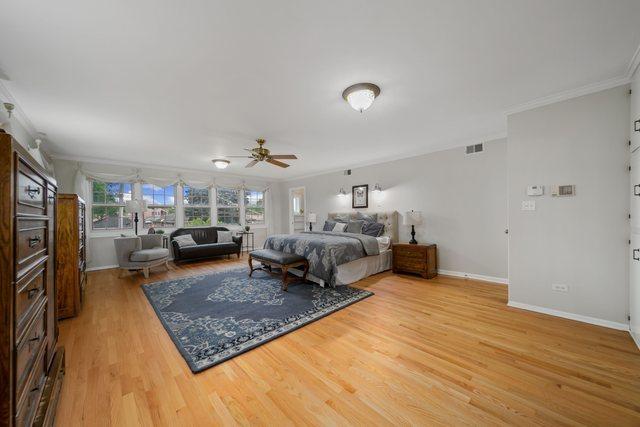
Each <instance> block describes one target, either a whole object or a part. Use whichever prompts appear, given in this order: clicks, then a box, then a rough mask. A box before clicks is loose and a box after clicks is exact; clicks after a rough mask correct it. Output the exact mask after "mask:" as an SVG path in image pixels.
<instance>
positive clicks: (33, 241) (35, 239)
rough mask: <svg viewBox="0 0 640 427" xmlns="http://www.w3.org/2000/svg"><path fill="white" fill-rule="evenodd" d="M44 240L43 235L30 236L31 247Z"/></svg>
mask: <svg viewBox="0 0 640 427" xmlns="http://www.w3.org/2000/svg"><path fill="white" fill-rule="evenodd" d="M40 242H42V237H41V236H35V237H30V238H29V247H30V248H32V247H34V246H35V245H37V244H38V243H40Z"/></svg>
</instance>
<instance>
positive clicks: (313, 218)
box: [307, 213, 317, 231]
mask: <svg viewBox="0 0 640 427" xmlns="http://www.w3.org/2000/svg"><path fill="white" fill-rule="evenodd" d="M307 221H309V231H313V224H315V223H316V221H317V215H316V214H314V213H310V214H309V216H307Z"/></svg>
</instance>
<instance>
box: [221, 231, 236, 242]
mask: <svg viewBox="0 0 640 427" xmlns="http://www.w3.org/2000/svg"><path fill="white" fill-rule="evenodd" d="M231 236H232V233H231V231H222V230H218V243H231V242H233V239H232V238H231Z"/></svg>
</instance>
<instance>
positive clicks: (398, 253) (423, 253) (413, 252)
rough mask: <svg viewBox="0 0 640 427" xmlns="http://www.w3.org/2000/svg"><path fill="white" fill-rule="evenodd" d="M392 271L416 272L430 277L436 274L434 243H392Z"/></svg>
mask: <svg viewBox="0 0 640 427" xmlns="http://www.w3.org/2000/svg"><path fill="white" fill-rule="evenodd" d="M393 272H394V273H400V272H406V273H417V274H420V275H421V276H422V277H425V278H428V279H431V278H433V277H435V276H437V274H438V259H437V251H436V245H434V244H428V245H411V244H403V243H400V244H394V245H393Z"/></svg>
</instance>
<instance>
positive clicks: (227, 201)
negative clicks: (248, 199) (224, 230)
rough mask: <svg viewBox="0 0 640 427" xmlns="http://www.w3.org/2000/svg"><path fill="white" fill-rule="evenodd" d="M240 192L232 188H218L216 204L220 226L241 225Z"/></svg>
mask: <svg viewBox="0 0 640 427" xmlns="http://www.w3.org/2000/svg"><path fill="white" fill-rule="evenodd" d="M238 199H239V191H238V190H234V189H231V188H218V189H217V190H216V202H217V208H218V224H228V225H229V224H240V204H239V200H238Z"/></svg>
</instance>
